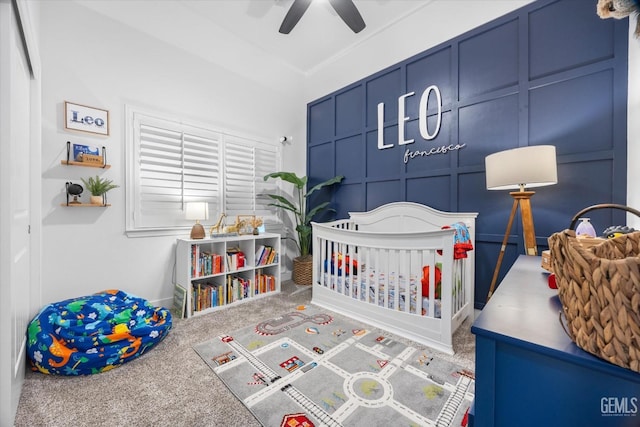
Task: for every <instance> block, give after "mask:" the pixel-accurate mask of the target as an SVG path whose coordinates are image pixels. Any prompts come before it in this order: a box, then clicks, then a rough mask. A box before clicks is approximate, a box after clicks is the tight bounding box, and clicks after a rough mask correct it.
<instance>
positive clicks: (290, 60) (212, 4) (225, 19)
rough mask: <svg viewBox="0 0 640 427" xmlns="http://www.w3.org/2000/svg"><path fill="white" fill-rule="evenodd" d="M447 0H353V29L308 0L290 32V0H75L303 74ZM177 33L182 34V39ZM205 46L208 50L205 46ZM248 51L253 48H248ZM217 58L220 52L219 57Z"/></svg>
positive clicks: (201, 45)
mask: <svg viewBox="0 0 640 427" xmlns="http://www.w3.org/2000/svg"><path fill="white" fill-rule="evenodd" d="M444 1H449V2H450V1H451V0H354V4H355V5H356V7H357V8H358V10H359V11H360V14H361V15H362V17H363V19H364V21H365V23H366V27H365V29H364V30H362V31H361V32H360V33H358V34H355V33H353V31H351V29H349V27H347V25H346V24H345V23H344V22H343V21H342V19H341V18H340V17H339V16H338V15H337V14H336V13H335V11H334V10H333V8H332V7H331V6H330V4H329V3H328V2H327V0H313V1H312V3H311V6H310V7H309V9H307V11H306V12H305V14H304V15H303V16H302V18H301V19H300V21H299V22H298V24H297V25H296V27H295V28H294V29H293V31H291V33H290V34H287V35H285V34H280V33H279V32H278V29H279V28H280V24H281V23H282V20H283V19H284V17H285V15H286V13H287V11H288V10H289V7H290V6H291V4H292V3H293V0H109V1H100V0H76V2H77V3H78V4H81V5H82V6H85V7H87V8H90V9H93V10H95V11H96V12H99V13H101V14H103V15H106V16H109V17H110V18H112V19H115V20H117V21H120V22H124V23H126V24H128V25H130V26H132V27H135V28H137V29H139V30H140V31H143V32H146V33H147V34H149V35H152V36H154V37H158V38H160V39H164V40H166V41H168V42H170V43H172V44H174V45H176V46H179V47H181V48H183V49H187V50H192V52H193V53H197V54H199V55H200V56H203V57H207V55H209V58H208V59H212V56H214V53H213V51H216V50H222V49H216V43H217V42H219V43H225V44H226V45H230V44H233V45H234V46H238V50H237V55H236V56H241V55H252V56H254V58H255V57H256V56H258V57H265V58H266V57H268V58H269V61H275V62H279V63H281V64H285V65H286V66H288V67H289V68H291V70H292V71H293V72H296V73H300V74H302V75H308V74H310V73H313V72H314V71H315V70H317V69H318V68H319V67H322V65H323V64H324V63H327V62H332V61H333V60H334V59H335V58H338V57H340V56H343V55H345V54H346V53H347V52H348V51H349V50H351V49H353V48H354V47H356V46H357V45H358V44H360V43H362V42H364V41H365V40H367V39H368V38H370V37H372V36H374V35H375V34H377V33H380V32H381V31H384V30H385V29H386V28H388V27H390V26H391V25H394V24H395V23H397V22H398V21H400V20H402V19H403V18H406V17H408V16H409V15H411V14H413V13H415V12H416V11H418V10H419V9H422V8H424V7H426V6H428V5H430V4H432V3H441V2H444ZM181 39H182V40H181ZM207 50H209V51H211V52H207ZM251 52H253V53H251ZM218 59H219V58H218Z"/></svg>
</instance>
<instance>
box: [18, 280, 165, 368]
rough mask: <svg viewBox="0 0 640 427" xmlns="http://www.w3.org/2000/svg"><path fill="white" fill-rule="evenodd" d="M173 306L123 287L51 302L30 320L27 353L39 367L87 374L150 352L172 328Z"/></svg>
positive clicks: (33, 364) (32, 362) (36, 366)
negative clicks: (129, 291)
mask: <svg viewBox="0 0 640 427" xmlns="http://www.w3.org/2000/svg"><path fill="white" fill-rule="evenodd" d="M171 325H172V318H171V313H170V312H169V310H167V309H165V308H162V307H154V306H153V305H152V304H151V303H150V302H148V301H147V300H145V299H142V298H140V297H136V296H134V295H131V294H128V293H126V292H124V291H121V290H108V291H103V292H100V293H97V294H94V295H89V296H84V297H79V298H73V299H68V300H65V301H61V302H57V303H53V304H49V305H47V306H45V307H44V308H43V309H42V310H41V311H40V313H38V315H36V316H35V317H34V318H33V320H32V321H31V322H30V323H29V326H28V329H27V354H28V357H29V359H30V361H31V365H32V366H33V368H34V369H35V370H38V371H40V372H42V373H45V374H55V375H87V374H95V373H99V372H104V371H107V370H109V369H113V368H115V367H117V366H119V365H121V364H123V363H125V362H128V361H130V360H133V359H135V358H136V357H139V356H141V355H143V354H145V353H146V352H147V351H149V349H151V348H152V347H153V346H155V345H156V344H157V343H159V342H160V341H161V340H162V339H163V338H164V337H165V336H167V334H168V333H169V330H170V329H171Z"/></svg>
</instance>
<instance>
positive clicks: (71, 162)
mask: <svg viewBox="0 0 640 427" xmlns="http://www.w3.org/2000/svg"><path fill="white" fill-rule="evenodd" d="M60 163H61V164H63V165H69V166H85V167H89V168H101V169H109V168H110V167H111V165H106V164H105V165H101V164H92V163H87V162H76V161H75V160H61V161H60Z"/></svg>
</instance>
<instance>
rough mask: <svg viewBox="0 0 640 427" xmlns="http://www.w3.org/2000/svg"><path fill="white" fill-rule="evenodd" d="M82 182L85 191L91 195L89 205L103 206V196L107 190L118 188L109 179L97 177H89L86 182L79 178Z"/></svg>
mask: <svg viewBox="0 0 640 427" xmlns="http://www.w3.org/2000/svg"><path fill="white" fill-rule="evenodd" d="M81 179H82V182H83V184H84V186H85V188H86V189H87V190H89V192H90V193H91V197H90V200H91V204H92V205H104V204H105V194H107V192H108V191H109V190H113V189H114V188H118V187H119V186H118V185H115V184H114V183H113V181H112V180H110V179H103V178H100V177H99V176H98V175H96V176H95V178H94V177H89V179H88V180H85V179H84V178H81Z"/></svg>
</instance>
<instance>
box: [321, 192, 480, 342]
mask: <svg viewBox="0 0 640 427" xmlns="http://www.w3.org/2000/svg"><path fill="white" fill-rule="evenodd" d="M349 215H350V218H349V219H344V220H337V221H333V222H329V223H323V224H320V223H312V226H313V239H314V241H313V297H312V301H311V302H312V303H313V304H316V305H319V306H322V307H324V308H328V309H330V310H334V311H338V312H340V313H342V314H345V315H347V316H350V317H353V318H355V319H357V320H360V321H365V322H367V323H370V324H372V325H374V326H377V327H380V328H382V329H386V330H389V331H390V332H394V333H396V334H398V335H401V336H404V337H406V338H409V339H412V340H414V341H417V342H421V343H423V344H426V345H429V346H431V347H433V348H436V349H439V350H441V351H444V352H447V353H453V344H452V334H453V332H454V331H455V330H456V329H457V328H458V327H459V326H460V324H461V323H462V322H463V321H464V320H465V319H467V318H469V317H471V316H472V315H473V301H474V298H473V292H474V261H475V260H474V255H473V251H472V250H473V243H474V229H475V218H476V216H477V214H476V213H457V212H442V211H438V210H436V209H433V208H430V207H428V206H424V205H420V204H417V203H411V202H395V203H389V204H387V205H383V206H380V207H378V208H376V209H374V210H372V211H369V212H352V213H350V214H349Z"/></svg>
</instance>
